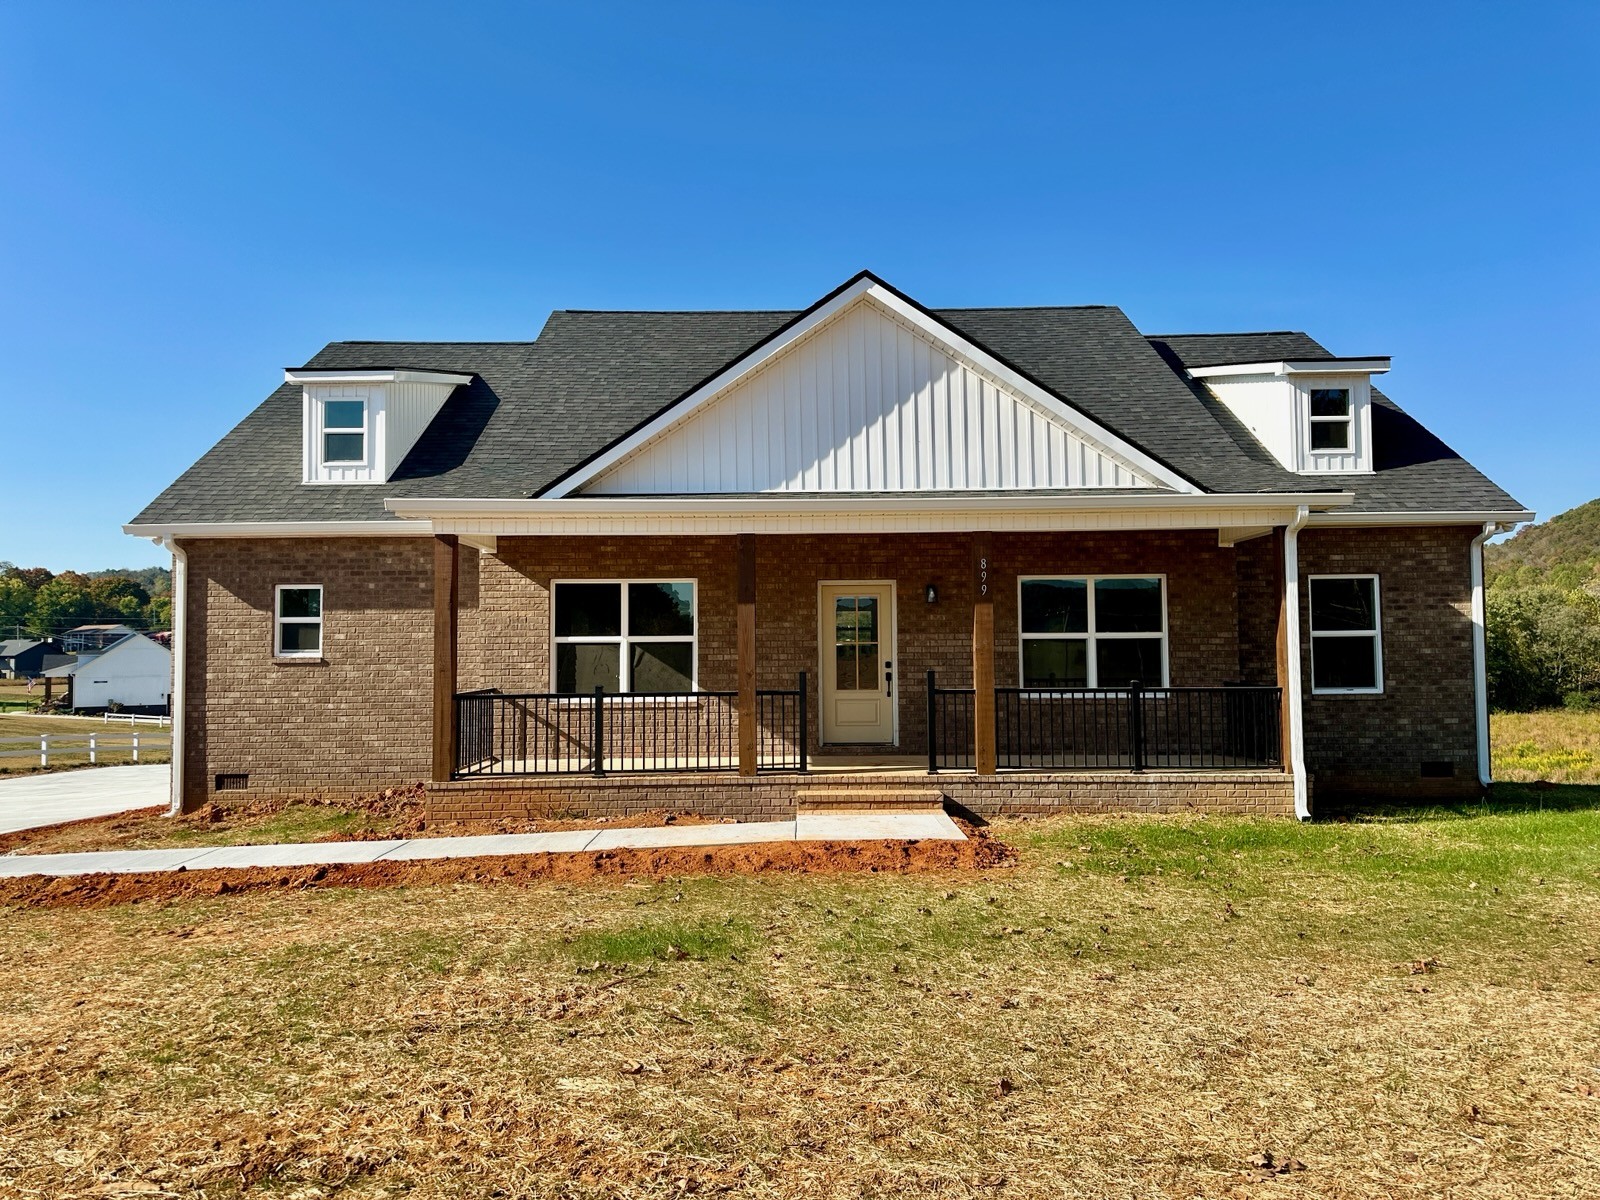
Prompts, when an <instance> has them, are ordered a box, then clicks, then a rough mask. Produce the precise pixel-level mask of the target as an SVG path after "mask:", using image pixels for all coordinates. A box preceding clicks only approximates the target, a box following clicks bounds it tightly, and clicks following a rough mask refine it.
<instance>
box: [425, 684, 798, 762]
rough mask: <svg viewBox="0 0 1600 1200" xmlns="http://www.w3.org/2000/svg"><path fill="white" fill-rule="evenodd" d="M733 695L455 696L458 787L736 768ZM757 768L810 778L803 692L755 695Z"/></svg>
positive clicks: (484, 693) (489, 692) (735, 704)
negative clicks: (465, 781)
mask: <svg viewBox="0 0 1600 1200" xmlns="http://www.w3.org/2000/svg"><path fill="white" fill-rule="evenodd" d="M738 707H739V694H738V693H737V692H649V693H640V692H633V693H629V694H627V695H615V694H607V693H605V692H603V691H601V690H600V689H598V688H596V689H595V691H594V693H593V694H588V695H558V694H555V693H542V692H518V693H507V692H500V691H498V690H495V689H487V690H484V691H477V692H463V693H461V694H459V695H457V696H456V769H455V773H456V775H457V776H458V777H472V778H478V777H482V776H500V775H584V774H587V775H605V774H613V773H614V774H629V773H645V772H659V771H735V770H738V768H739V720H738ZM756 714H757V726H756V761H757V767H758V769H762V770H773V771H783V770H800V771H803V770H805V767H806V752H805V727H806V686H805V673H804V672H801V673H800V677H799V687H798V688H797V689H794V690H779V689H772V690H758V691H757V692H756Z"/></svg>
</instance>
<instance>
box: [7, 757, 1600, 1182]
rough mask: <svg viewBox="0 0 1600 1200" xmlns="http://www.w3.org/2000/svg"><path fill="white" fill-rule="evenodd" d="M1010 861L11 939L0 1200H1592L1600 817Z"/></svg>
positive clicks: (1143, 834) (1291, 830) (305, 900)
mask: <svg viewBox="0 0 1600 1200" xmlns="http://www.w3.org/2000/svg"><path fill="white" fill-rule="evenodd" d="M994 831H995V833H996V834H997V835H998V836H999V837H1001V838H1002V839H1004V840H1006V841H1008V842H1010V843H1011V844H1012V845H1014V846H1016V847H1017V848H1018V850H1019V852H1020V863H1019V865H1017V866H1015V867H1013V868H1010V869H1006V870H996V871H992V872H988V873H986V874H964V875H958V874H940V875H896V876H875V875H858V876H826V877H824V876H794V875H783V876H779V875H761V876H738V877H699V878H688V879H682V880H665V881H654V880H637V881H633V882H630V883H623V882H616V881H603V882H596V883H592V884H584V885H559V884H539V885H533V886H518V885H513V884H494V885H464V886H455V887H431V888H413V889H398V890H392V891H365V890H363V891H355V890H326V891H324V890H313V891H306V892H281V891H280V892H268V893H256V894H250V895H243V896H224V897H218V898H215V899H206V900H198V901H183V902H173V903H162V904H138V905H124V906H120V907H114V908H108V909H97V910H80V909H30V910H22V909H6V910H0V979H4V980H5V995H6V1002H5V1005H4V1006H3V1008H0V1194H16V1195H19V1196H21V1195H64V1194H84V1195H96V1196H106V1195H120V1194H129V1195H134V1194H150V1195H177V1196H185V1197H199V1196H201V1195H204V1196H206V1197H210V1198H213V1200H215V1198H221V1197H230V1196H236V1195H252V1196H255V1195H260V1196H273V1197H279V1196H299V1197H302V1198H304V1200H309V1198H310V1197H316V1196H341V1197H368V1196H371V1197H376V1196H382V1195H390V1196H394V1195H406V1196H412V1197H481V1196H492V1195H501V1196H572V1197H587V1196H596V1197H598V1196H618V1195H640V1196H644V1195H650V1196H654V1195H660V1196H674V1197H676V1196H683V1195H702V1194H715V1193H722V1194H738V1195H754V1196H774V1197H790V1196H796V1197H798V1196H818V1197H822V1196H826V1197H846V1196H848V1197H859V1196H883V1197H889V1196H898V1195H927V1196H1040V1197H1044V1196H1096V1197H1098V1196H1107V1195H1112V1196H1133V1197H1156V1196H1183V1197H1191V1196H1215V1197H1222V1196H1327V1197H1335V1196H1337V1197H1346V1196H1374V1197H1376V1196H1385V1197H1387V1196H1406V1197H1413V1196H1414V1197H1437V1196H1445V1195H1448V1196H1507V1197H1510V1196H1516V1197H1526V1196H1588V1195H1595V1194H1600V788H1596V787H1579V786H1564V787H1557V788H1551V789H1546V790H1532V789H1515V788H1510V789H1502V791H1501V793H1500V796H1499V798H1498V799H1497V801H1496V802H1495V803H1494V804H1492V805H1474V806H1469V807H1466V808H1461V809H1445V810H1434V811H1431V812H1429V813H1426V814H1419V813H1400V814H1391V815H1389V816H1387V817H1385V818H1383V819H1372V820H1367V821H1362V822H1338V823H1332V822H1330V823H1320V824H1315V825H1312V826H1297V825H1294V824H1292V823H1290V822H1286V821H1273V820H1250V819H1245V818H1226V819H1222V818H1209V819H1201V818H1185V817H1172V818H1121V819H1117V818H1093V819H1088V818H1051V819H1048V820H1039V821H1031V822H1001V823H997V824H996V826H995V830H994ZM1267 1155H1271V1160H1270V1165H1268V1160H1267V1159H1266V1157H1265V1156H1267ZM138 1188H143V1189H144V1191H143V1192H140V1191H138V1190H137V1189H138ZM8 1189H9V1190H8Z"/></svg>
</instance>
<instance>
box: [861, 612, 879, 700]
mask: <svg viewBox="0 0 1600 1200" xmlns="http://www.w3.org/2000/svg"><path fill="white" fill-rule="evenodd" d="M877 640H878V598H877V597H876V596H857V597H856V641H858V642H876V641H877ZM863 686H866V685H863Z"/></svg>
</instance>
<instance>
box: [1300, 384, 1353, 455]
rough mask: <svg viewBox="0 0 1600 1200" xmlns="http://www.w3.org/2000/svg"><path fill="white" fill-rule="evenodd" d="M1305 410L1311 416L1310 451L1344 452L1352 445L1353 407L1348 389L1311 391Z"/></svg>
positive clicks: (1314, 389) (1315, 389)
mask: <svg viewBox="0 0 1600 1200" xmlns="http://www.w3.org/2000/svg"><path fill="white" fill-rule="evenodd" d="M1309 399H1310V404H1309V407H1308V411H1309V413H1310V417H1311V443H1310V444H1311V452H1312V453H1313V454H1318V453H1332V452H1346V451H1349V450H1350V449H1351V448H1352V447H1353V446H1354V445H1355V440H1354V438H1353V437H1352V436H1351V435H1352V433H1353V430H1352V428H1351V427H1352V424H1353V421H1354V412H1355V410H1354V408H1353V407H1352V406H1351V404H1350V389H1349V388H1312V389H1311V395H1310V397H1309Z"/></svg>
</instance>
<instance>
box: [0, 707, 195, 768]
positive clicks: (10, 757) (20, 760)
mask: <svg viewBox="0 0 1600 1200" xmlns="http://www.w3.org/2000/svg"><path fill="white" fill-rule="evenodd" d="M41 733H48V734H51V735H53V736H54V737H57V738H60V739H62V740H61V741H60V743H58V745H57V746H52V747H51V749H50V766H49V767H48V768H42V767H40V766H39V753H38V751H39V746H38V743H37V742H35V743H34V744H33V746H32V748H31V750H30V748H29V746H28V745H27V743H23V742H12V741H6V740H4V739H7V738H21V737H29V738H37V737H38V736H39V735H40V734H41ZM91 733H92V734H95V735H96V740H97V742H98V748H97V752H96V755H95V757H96V759H97V760H98V762H99V764H100V765H103V766H115V765H121V764H123V763H131V762H132V761H133V745H132V737H133V735H134V734H135V733H137V734H138V735H139V761H140V762H141V763H164V762H171V761H172V743H171V737H172V730H171V729H169V728H162V727H160V726H156V725H129V724H128V723H127V722H117V721H112V722H109V723H108V722H106V721H103V720H101V719H100V718H99V717H40V716H33V715H25V714H21V713H0V775H35V774H42V773H43V772H44V771H45V770H49V771H70V770H73V769H75V768H78V767H87V766H88V765H89V743H88V737H89V735H90V734H91ZM24 751H27V753H24Z"/></svg>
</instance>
